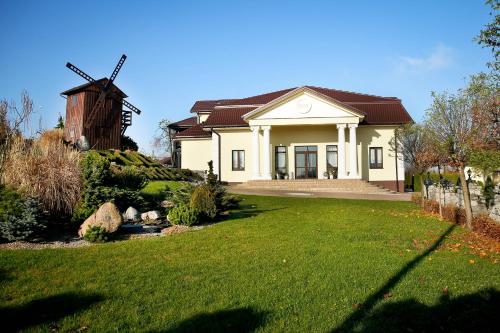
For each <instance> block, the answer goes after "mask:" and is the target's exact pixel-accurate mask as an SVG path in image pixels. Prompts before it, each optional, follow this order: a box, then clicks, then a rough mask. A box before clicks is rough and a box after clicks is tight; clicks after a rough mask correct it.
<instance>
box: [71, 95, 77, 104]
mask: <svg viewBox="0 0 500 333" xmlns="http://www.w3.org/2000/svg"><path fill="white" fill-rule="evenodd" d="M77 104H78V96H77V95H73V96H71V105H72V106H76V105H77Z"/></svg>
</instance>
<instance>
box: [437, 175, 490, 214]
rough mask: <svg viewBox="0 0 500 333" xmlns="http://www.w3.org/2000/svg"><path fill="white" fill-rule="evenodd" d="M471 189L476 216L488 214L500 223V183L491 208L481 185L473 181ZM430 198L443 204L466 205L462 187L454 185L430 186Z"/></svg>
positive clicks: (470, 185)
mask: <svg viewBox="0 0 500 333" xmlns="http://www.w3.org/2000/svg"><path fill="white" fill-rule="evenodd" d="M469 191H470V194H471V206H472V214H473V215H474V216H476V215H479V214H486V215H489V216H490V217H491V218H492V219H493V220H495V221H496V222H498V223H500V183H499V184H497V185H496V186H495V189H494V192H495V200H494V202H493V204H492V205H491V207H489V208H488V207H486V204H485V200H484V197H483V189H482V187H481V186H479V185H476V184H474V183H471V184H469ZM429 199H431V200H435V201H438V202H439V200H441V204H442V205H456V206H458V207H461V208H463V206H464V196H463V193H462V189H461V188H460V187H457V186H453V185H452V186H450V187H449V188H443V187H441V186H436V185H431V186H429Z"/></svg>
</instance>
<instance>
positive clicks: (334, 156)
mask: <svg viewBox="0 0 500 333" xmlns="http://www.w3.org/2000/svg"><path fill="white" fill-rule="evenodd" d="M337 160H338V151H337V146H334V145H328V146H326V170H327V171H331V170H333V168H337V167H338V165H337Z"/></svg>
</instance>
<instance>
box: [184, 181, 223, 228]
mask: <svg viewBox="0 0 500 333" xmlns="http://www.w3.org/2000/svg"><path fill="white" fill-rule="evenodd" d="M189 207H190V208H191V209H193V210H196V211H198V212H200V215H201V216H202V217H205V218H208V219H210V220H212V219H214V218H215V216H217V207H216V206H215V200H214V198H213V197H212V195H211V193H210V191H209V190H208V188H207V186H205V185H201V186H198V187H196V189H195V190H194V191H193V194H192V195H191V199H190V201H189Z"/></svg>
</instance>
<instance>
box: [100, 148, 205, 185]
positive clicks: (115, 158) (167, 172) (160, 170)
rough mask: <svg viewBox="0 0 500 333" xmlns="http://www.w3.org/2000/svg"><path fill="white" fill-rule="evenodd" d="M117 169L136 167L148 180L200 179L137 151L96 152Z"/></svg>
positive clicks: (190, 172)
mask: <svg viewBox="0 0 500 333" xmlns="http://www.w3.org/2000/svg"><path fill="white" fill-rule="evenodd" d="M98 153H99V154H100V155H101V156H103V157H106V158H107V159H108V160H109V161H110V162H111V163H113V164H115V165H116V166H118V167H122V166H136V167H138V168H140V169H141V170H143V172H144V174H145V175H146V177H147V178H148V179H149V180H192V179H197V178H200V177H199V175H197V174H195V173H194V172H192V171H191V170H186V169H184V170H182V169H175V168H167V167H164V166H162V165H161V164H160V163H158V162H157V161H155V160H153V159H151V158H150V157H148V156H146V155H144V154H141V153H139V152H137V151H131V150H126V151H119V150H101V151H99V152H98Z"/></svg>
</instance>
